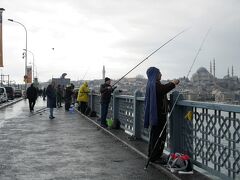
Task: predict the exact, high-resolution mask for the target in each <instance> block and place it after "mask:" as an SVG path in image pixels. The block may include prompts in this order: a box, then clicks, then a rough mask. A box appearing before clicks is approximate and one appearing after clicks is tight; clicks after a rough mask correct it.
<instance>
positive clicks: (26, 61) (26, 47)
mask: <svg viewBox="0 0 240 180" xmlns="http://www.w3.org/2000/svg"><path fill="white" fill-rule="evenodd" d="M8 21H11V22H15V23H17V24H20V25H21V26H22V27H23V28H24V30H25V33H26V55H25V76H24V80H25V90H27V79H25V77H27V51H28V50H27V28H26V27H25V26H24V25H23V24H22V23H20V22H18V21H14V20H13V19H8Z"/></svg>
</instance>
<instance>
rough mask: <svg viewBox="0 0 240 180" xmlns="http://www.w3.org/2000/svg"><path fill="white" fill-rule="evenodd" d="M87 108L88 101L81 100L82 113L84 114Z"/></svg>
mask: <svg viewBox="0 0 240 180" xmlns="http://www.w3.org/2000/svg"><path fill="white" fill-rule="evenodd" d="M86 109H87V102H82V101H80V111H81V113H83V114H84V113H85V111H86Z"/></svg>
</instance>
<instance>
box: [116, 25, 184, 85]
mask: <svg viewBox="0 0 240 180" xmlns="http://www.w3.org/2000/svg"><path fill="white" fill-rule="evenodd" d="M186 30H187V29H184V30H183V31H181V32H179V33H178V34H176V35H175V36H174V37H172V38H171V39H169V40H168V41H166V42H165V43H164V44H163V45H161V46H160V47H159V48H157V49H156V50H155V51H153V52H152V53H150V54H149V55H148V56H147V57H146V58H144V59H143V60H142V61H141V62H139V63H138V64H137V65H136V66H134V67H133V68H132V69H131V70H129V71H128V72H127V73H126V74H124V75H123V76H122V77H121V78H120V79H119V80H117V81H116V82H115V83H114V84H113V85H112V86H115V85H116V84H117V83H119V81H121V80H122V79H123V78H124V77H126V76H127V75H128V74H129V73H130V72H132V71H133V70H134V69H136V68H137V67H138V66H139V65H140V64H142V63H143V62H144V61H146V60H147V59H148V58H150V57H151V56H152V55H153V54H155V53H156V52H157V51H159V50H160V49H161V48H162V47H164V46H165V45H167V44H168V43H169V42H171V41H172V40H174V39H175V38H176V37H178V36H179V35H180V34H182V33H184V32H185V31H186Z"/></svg>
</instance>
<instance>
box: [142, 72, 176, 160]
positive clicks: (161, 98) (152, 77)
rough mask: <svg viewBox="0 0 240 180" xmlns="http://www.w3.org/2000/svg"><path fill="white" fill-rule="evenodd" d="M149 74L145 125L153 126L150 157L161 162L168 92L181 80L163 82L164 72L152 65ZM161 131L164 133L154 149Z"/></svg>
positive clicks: (146, 126)
mask: <svg viewBox="0 0 240 180" xmlns="http://www.w3.org/2000/svg"><path fill="white" fill-rule="evenodd" d="M147 76H148V82H147V87H146V94H145V114H144V127H145V128H148V127H149V126H150V128H151V131H150V140H149V146H148V157H150V156H151V158H150V161H151V162H154V161H159V162H161V156H162V154H163V149H164V144H165V141H166V136H167V134H166V128H164V129H163V127H164V125H165V123H166V121H167V113H168V99H167V93H168V92H170V91H171V90H172V89H174V88H175V86H176V85H177V84H179V80H173V81H171V82H169V83H167V84H161V82H160V80H161V77H162V74H161V72H160V70H159V69H157V68H155V67H150V68H149V69H148V70H147ZM162 131H163V132H162ZM161 132H162V135H161V137H160V139H159V141H158V143H157V145H156V147H155V149H154V146H155V144H156V142H157V140H158V138H159V135H160V134H161ZM153 149H154V151H153Z"/></svg>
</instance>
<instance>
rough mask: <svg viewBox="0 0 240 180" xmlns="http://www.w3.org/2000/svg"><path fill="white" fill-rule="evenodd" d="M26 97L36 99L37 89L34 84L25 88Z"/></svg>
mask: <svg viewBox="0 0 240 180" xmlns="http://www.w3.org/2000/svg"><path fill="white" fill-rule="evenodd" d="M27 98H28V99H29V100H32V101H34V100H36V99H37V89H36V88H35V87H34V86H30V87H29V88H28V89H27Z"/></svg>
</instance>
